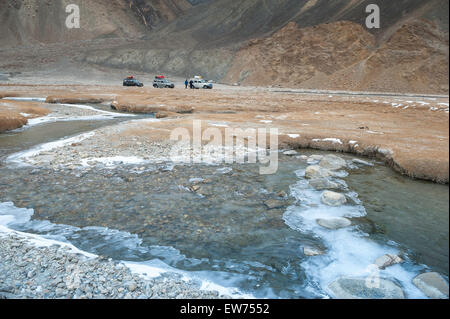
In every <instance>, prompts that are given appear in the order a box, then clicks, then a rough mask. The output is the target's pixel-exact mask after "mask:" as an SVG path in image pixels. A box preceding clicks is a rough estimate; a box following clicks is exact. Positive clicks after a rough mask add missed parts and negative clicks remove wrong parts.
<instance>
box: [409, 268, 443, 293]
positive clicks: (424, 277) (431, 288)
mask: <svg viewBox="0 0 450 319" xmlns="http://www.w3.org/2000/svg"><path fill="white" fill-rule="evenodd" d="M413 283H414V285H416V286H417V288H419V289H420V290H422V292H423V293H424V294H425V295H427V296H428V297H429V298H432V299H447V298H448V283H447V282H446V281H445V279H444V278H442V276H441V275H439V274H438V273H437V272H427V273H424V274H420V275H418V276H417V277H416V278H414V279H413Z"/></svg>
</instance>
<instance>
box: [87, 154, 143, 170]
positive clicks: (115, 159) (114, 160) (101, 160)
mask: <svg viewBox="0 0 450 319" xmlns="http://www.w3.org/2000/svg"><path fill="white" fill-rule="evenodd" d="M145 162H146V161H145V160H144V159H143V158H140V157H137V156H111V157H91V158H83V159H82V160H81V165H82V166H84V167H87V166H92V165H94V164H103V165H104V166H105V167H106V168H114V167H117V166H118V165H137V164H143V163H145Z"/></svg>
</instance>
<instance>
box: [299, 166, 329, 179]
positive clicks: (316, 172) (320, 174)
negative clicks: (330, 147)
mask: <svg viewBox="0 0 450 319" xmlns="http://www.w3.org/2000/svg"><path fill="white" fill-rule="evenodd" d="M329 176H331V172H330V171H329V170H327V169H325V168H323V167H320V166H319V165H311V166H308V167H307V168H306V170H305V177H306V178H308V179H316V178H326V177H329Z"/></svg>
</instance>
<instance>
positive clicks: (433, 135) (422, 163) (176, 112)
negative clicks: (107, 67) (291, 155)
mask: <svg viewBox="0 0 450 319" xmlns="http://www.w3.org/2000/svg"><path fill="white" fill-rule="evenodd" d="M1 94H3V95H16V96H27V97H42V98H47V102H53V103H55V102H64V103H87V102H90V103H92V102H104V103H111V105H113V106H114V107H115V108H116V109H118V110H121V111H129V112H144V113H148V112H151V113H158V117H160V118H164V119H163V120H161V121H144V122H140V123H139V122H136V123H139V124H136V123H135V124H132V125H131V124H130V123H128V124H121V125H122V127H121V129H120V130H119V131H118V132H119V133H117V134H119V136H117V137H118V138H125V139H127V140H129V141H130V143H134V142H136V141H138V140H142V141H147V142H149V143H150V142H151V143H158V142H163V141H167V140H168V139H169V137H170V133H171V131H172V130H173V129H175V128H180V127H185V128H187V129H188V130H190V131H192V124H193V120H202V123H203V129H206V128H207V127H208V126H209V127H216V128H219V129H221V130H224V129H225V128H226V127H230V128H242V129H246V128H255V129H257V128H267V129H269V128H277V129H278V132H279V136H278V140H279V142H280V148H286V149H288V148H289V149H296V148H314V149H322V150H336V151H342V152H350V153H354V154H358V155H364V156H370V157H378V158H379V159H382V160H383V161H385V162H386V163H387V164H388V165H390V166H391V167H393V168H394V169H395V170H397V171H399V172H401V173H403V174H406V175H408V176H411V177H414V178H419V179H425V180H431V181H435V182H439V183H448V180H449V140H448V137H449V136H448V135H449V132H448V130H449V115H448V114H449V113H448V112H449V104H448V103H449V101H448V97H445V96H442V97H440V96H401V95H397V96H396V95H364V94H363V95H357V94H354V93H344V92H320V93H313V92H302V91H293V90H276V89H264V88H244V87H239V88H236V87H226V86H221V85H217V86H216V89H214V90H185V89H184V88H180V87H179V86H178V87H177V88H176V89H172V90H170V89H153V88H148V87H145V88H124V87H121V86H112V85H110V86H83V85H60V86H54V85H8V86H1V85H0V95H1ZM107 135H108V134H107ZM99 136H100V135H99ZM109 136H111V138H109V139H107V140H106V141H105V139H104V137H103V139H102V145H103V147H105V152H106V149H108V145H109V148H111V149H113V148H114V147H116V145H117V144H116V142H115V139H114V138H113V136H114V134H109ZM95 138H96V137H95V136H94V137H92V138H91V139H95ZM89 144H91V145H92V141H91V142H90V143H89ZM93 144H94V145H95V142H94V143H93ZM102 150H103V149H102ZM97 152H98V150H97ZM131 153H132V148H131ZM116 155H117V154H116ZM119 155H120V154H119ZM127 155H128V156H130V155H131V154H130V150H128V151H127Z"/></svg>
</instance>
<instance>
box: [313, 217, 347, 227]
mask: <svg viewBox="0 0 450 319" xmlns="http://www.w3.org/2000/svg"><path fill="white" fill-rule="evenodd" d="M316 222H317V224H319V225H320V226H322V227H325V228H328V229H340V228H345V227H348V226H350V225H351V224H352V222H351V221H350V220H348V219H347V218H344V217H333V218H319V219H317V220H316Z"/></svg>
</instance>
